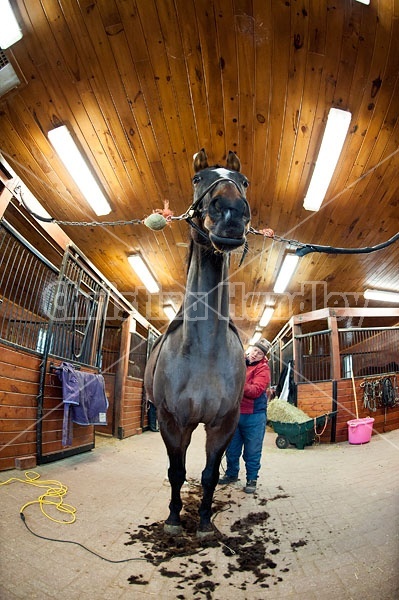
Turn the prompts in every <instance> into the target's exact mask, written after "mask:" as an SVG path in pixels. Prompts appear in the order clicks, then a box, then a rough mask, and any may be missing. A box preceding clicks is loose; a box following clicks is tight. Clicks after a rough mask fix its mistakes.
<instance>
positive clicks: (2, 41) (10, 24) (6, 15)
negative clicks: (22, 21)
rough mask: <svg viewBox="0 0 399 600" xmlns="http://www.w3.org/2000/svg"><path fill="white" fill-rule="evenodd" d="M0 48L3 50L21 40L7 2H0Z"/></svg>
mask: <svg viewBox="0 0 399 600" xmlns="http://www.w3.org/2000/svg"><path fill="white" fill-rule="evenodd" d="M0 14H1V20H0V48H2V49H3V50H5V49H6V48H9V47H10V46H12V45H13V44H15V42H18V40H20V39H21V38H22V31H21V28H20V26H19V25H18V21H17V19H16V18H15V15H14V12H13V10H12V8H11V6H10V2H9V0H0Z"/></svg>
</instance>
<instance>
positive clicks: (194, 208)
mask: <svg viewBox="0 0 399 600" xmlns="http://www.w3.org/2000/svg"><path fill="white" fill-rule="evenodd" d="M222 181H227V182H229V183H233V184H234V185H235V186H236V188H237V190H238V191H239V192H240V194H241V196H242V198H243V200H244V202H245V204H246V206H247V208H248V213H249V212H250V210H249V204H248V201H247V199H246V198H245V197H244V196H243V194H242V188H241V186H240V185H239V184H238V183H237V182H236V181H234V179H231V178H230V177H219V178H218V179H216V181H213V182H212V183H211V184H210V185H209V186H208V187H207V188H206V189H205V191H204V192H202V194H200V195H199V196H198V198H197V199H196V200H194V202H193V203H192V204H191V206H190V208H189V209H188V210H187V211H186V212H185V214H184V215H183V218H184V219H185V220H186V221H187V223H188V224H189V225H190V226H191V227H192V228H193V229H194V230H195V231H196V232H197V233H199V234H200V235H201V236H202V237H204V238H205V239H206V240H207V241H209V235H208V234H207V233H206V232H205V231H204V230H203V229H201V228H200V227H198V225H197V224H196V223H194V221H193V218H195V217H200V218H203V213H204V212H205V211H201V210H200V209H199V205H200V203H201V202H202V200H203V199H204V198H205V196H206V195H207V194H209V192H211V191H212V190H213V189H214V188H215V187H216V186H217V185H218V184H219V183H221V182H222ZM247 251H248V245H247V241H246V240H245V244H244V251H243V255H242V258H241V261H240V265H241V263H242V261H243V260H244V257H245V255H246V253H247Z"/></svg>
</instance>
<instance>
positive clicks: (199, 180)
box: [189, 149, 251, 252]
mask: <svg viewBox="0 0 399 600" xmlns="http://www.w3.org/2000/svg"><path fill="white" fill-rule="evenodd" d="M194 172H195V175H194V177H193V186H194V201H193V204H192V206H191V209H190V211H189V213H190V217H191V216H192V217H196V218H197V219H198V226H196V227H194V230H195V231H196V234H194V235H196V237H197V241H198V242H199V243H206V242H205V241H204V240H208V239H209V241H210V242H211V244H212V246H213V247H214V248H215V249H216V250H218V251H219V252H229V251H230V250H233V249H234V248H238V247H239V246H242V245H243V244H244V243H245V239H246V238H245V235H246V233H247V231H248V229H249V221H250V216H251V215H250V209H249V205H248V202H247V199H246V191H247V188H248V185H249V182H248V179H247V178H246V177H245V176H244V175H242V174H241V173H240V161H239V159H238V157H237V156H236V155H235V154H234V152H229V154H228V157H227V162H226V168H224V167H220V166H218V165H216V166H214V167H209V165H208V159H207V156H206V153H205V150H204V149H202V150H200V152H198V153H197V154H196V155H195V156H194ZM189 222H190V224H191V225H193V222H192V221H191V219H189Z"/></svg>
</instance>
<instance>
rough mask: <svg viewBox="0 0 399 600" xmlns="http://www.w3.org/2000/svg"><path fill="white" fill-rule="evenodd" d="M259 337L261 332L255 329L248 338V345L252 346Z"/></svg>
mask: <svg viewBox="0 0 399 600" xmlns="http://www.w3.org/2000/svg"><path fill="white" fill-rule="evenodd" d="M261 337H262V332H261V331H259V330H258V329H257V330H256V331H255V333H254V334H253V336H252V337H251V339H250V340H249V342H248V346H253V345H254V344H256V342H258V341H259V340H260V338H261Z"/></svg>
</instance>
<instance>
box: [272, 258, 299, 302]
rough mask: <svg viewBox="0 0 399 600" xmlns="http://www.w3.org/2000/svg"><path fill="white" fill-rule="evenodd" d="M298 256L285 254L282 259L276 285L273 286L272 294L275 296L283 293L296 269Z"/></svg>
mask: <svg viewBox="0 0 399 600" xmlns="http://www.w3.org/2000/svg"><path fill="white" fill-rule="evenodd" d="M298 261H299V256H297V255H296V254H287V255H286V257H285V258H284V262H283V264H282V265H281V269H280V272H279V274H278V276H277V279H276V283H275V284H274V288H273V292H274V293H275V294H282V293H283V292H284V291H285V288H286V287H287V285H288V283H289V281H290V279H291V277H292V276H293V274H294V271H295V269H296V267H297V264H298Z"/></svg>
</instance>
